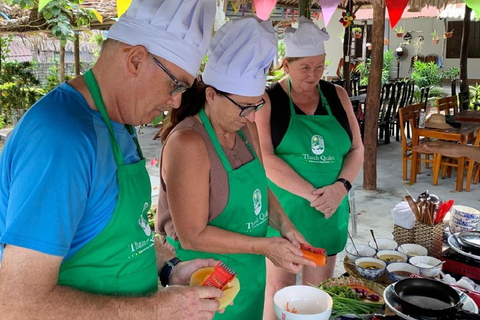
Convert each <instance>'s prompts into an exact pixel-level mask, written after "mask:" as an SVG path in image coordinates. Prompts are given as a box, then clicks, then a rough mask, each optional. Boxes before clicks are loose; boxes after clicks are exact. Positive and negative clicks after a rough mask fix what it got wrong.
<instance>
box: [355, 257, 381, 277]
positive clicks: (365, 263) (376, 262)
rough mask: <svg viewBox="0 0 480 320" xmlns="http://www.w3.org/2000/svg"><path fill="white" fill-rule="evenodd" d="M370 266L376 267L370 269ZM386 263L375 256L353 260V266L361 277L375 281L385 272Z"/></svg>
mask: <svg viewBox="0 0 480 320" xmlns="http://www.w3.org/2000/svg"><path fill="white" fill-rule="evenodd" d="M370 266H375V267H377V268H376V269H370V268H369V267H370ZM386 266H387V264H386V263H385V261H383V260H380V259H377V258H359V259H357V260H355V268H356V269H357V272H358V273H360V275H361V276H362V277H364V278H365V279H368V280H372V281H375V280H377V279H378V278H380V276H381V275H382V274H383V273H384V272H385V268H386Z"/></svg>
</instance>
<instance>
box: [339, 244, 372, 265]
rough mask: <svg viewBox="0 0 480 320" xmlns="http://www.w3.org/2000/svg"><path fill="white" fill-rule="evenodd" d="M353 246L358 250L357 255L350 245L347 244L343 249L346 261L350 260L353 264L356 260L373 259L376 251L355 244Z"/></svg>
mask: <svg viewBox="0 0 480 320" xmlns="http://www.w3.org/2000/svg"><path fill="white" fill-rule="evenodd" d="M355 246H356V248H357V250H358V254H357V251H355V248H354V247H353V245H352V244H349V245H347V246H346V247H345V251H346V252H347V257H348V260H350V261H351V262H355V260H357V259H358V258H367V257H370V258H373V257H374V256H375V253H376V250H375V249H373V248H372V247H370V246H367V245H364V244H356V245H355Z"/></svg>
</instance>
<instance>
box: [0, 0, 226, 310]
mask: <svg viewBox="0 0 480 320" xmlns="http://www.w3.org/2000/svg"><path fill="white" fill-rule="evenodd" d="M214 15H215V0H179V1H167V0H133V2H132V4H131V6H130V8H129V9H128V11H127V12H126V13H125V14H124V15H123V16H122V17H121V18H120V19H119V20H118V22H117V23H116V24H115V25H114V26H112V28H111V29H110V31H109V35H108V39H107V40H106V41H105V43H104V45H103V47H102V52H101V54H100V57H99V59H98V61H97V63H96V64H95V66H94V67H93V69H92V70H89V71H87V72H86V73H85V74H84V75H83V76H80V77H77V78H75V79H73V80H71V81H69V82H68V83H63V84H61V85H60V86H59V87H57V88H56V89H54V90H53V91H52V92H50V93H49V94H47V95H46V96H45V97H44V98H42V99H41V100H40V101H39V102H38V103H36V104H35V105H34V106H33V107H32V108H31V109H30V110H29V111H28V112H27V113H26V114H25V116H24V117H23V118H22V120H21V121H20V122H19V123H18V124H17V126H16V127H15V129H14V131H13V132H12V134H11V135H10V137H9V139H8V140H7V143H6V145H5V147H4V149H3V151H2V153H1V155H0V177H1V179H0V248H1V249H0V250H1V252H0V254H1V257H0V259H1V263H2V267H1V268H0V283H1V285H0V314H1V317H2V319H10V318H11V319H37V318H38V319H71V318H76V317H78V318H79V319H137V318H138V319H211V318H212V317H213V316H214V314H215V310H216V309H217V308H218V305H219V303H218V301H216V300H215V299H214V298H218V297H220V296H221V295H222V293H221V291H220V290H218V289H214V288H208V287H188V286H171V287H168V288H167V289H165V290H162V291H157V289H158V275H161V280H162V282H163V284H168V283H169V282H170V284H187V285H188V280H189V278H190V276H191V274H192V273H193V272H194V271H196V270H197V269H198V268H201V267H206V266H213V265H214V264H215V261H213V260H196V261H194V262H180V263H179V261H178V260H175V258H173V255H172V254H171V253H170V252H168V251H166V250H165V249H164V247H163V246H162V245H160V244H156V243H155V239H154V236H153V233H152V231H151V230H150V228H149V227H148V223H147V219H148V218H147V211H148V209H149V208H150V201H151V195H150V192H151V187H150V184H149V179H148V174H147V173H146V169H145V159H143V155H142V153H141V149H140V147H139V145H138V141H137V139H136V132H135V130H134V128H133V126H136V125H140V124H143V123H149V122H151V121H152V120H153V119H154V118H155V117H156V116H159V115H160V114H162V113H163V112H164V111H165V110H167V109H168V108H170V107H173V108H178V107H179V105H180V102H181V96H182V93H183V92H184V91H185V90H186V88H188V87H190V86H191V85H192V83H193V80H194V77H195V75H196V73H197V72H198V69H199V66H200V63H201V61H202V59H203V56H204V55H205V52H206V49H207V46H208V42H209V40H210V35H211V30H212V26H213V20H214ZM165 261H168V263H166V264H164V263H165ZM177 264H178V266H175V265H177ZM172 268H173V271H172ZM162 277H163V278H162ZM128 296H130V297H128ZM131 296H136V297H135V298H132V297H131ZM212 298H213V299H212Z"/></svg>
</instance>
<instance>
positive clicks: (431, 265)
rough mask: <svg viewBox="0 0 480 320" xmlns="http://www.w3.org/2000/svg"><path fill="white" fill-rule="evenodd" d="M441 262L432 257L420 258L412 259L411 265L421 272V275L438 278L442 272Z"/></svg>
mask: <svg viewBox="0 0 480 320" xmlns="http://www.w3.org/2000/svg"><path fill="white" fill-rule="evenodd" d="M440 262H442V261H441V260H439V259H437V258H434V257H430V256H418V257H412V258H410V264H412V265H414V266H415V267H417V268H418V269H419V270H420V274H421V275H422V276H425V277H436V276H437V275H438V274H439V273H440V271H442V265H438V264H439V263H440Z"/></svg>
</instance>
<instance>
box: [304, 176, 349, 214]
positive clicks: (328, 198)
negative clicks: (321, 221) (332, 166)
mask: <svg viewBox="0 0 480 320" xmlns="http://www.w3.org/2000/svg"><path fill="white" fill-rule="evenodd" d="M313 194H315V195H318V197H317V199H316V200H314V201H312V202H311V203H310V207H314V208H315V209H317V210H318V211H320V212H322V213H323V214H324V215H325V218H326V219H328V218H330V217H331V216H332V215H333V214H334V213H335V211H337V209H338V206H339V205H340V203H341V202H342V200H343V198H345V196H346V195H347V190H346V189H345V186H344V185H343V183H341V182H335V183H334V184H331V185H328V186H325V187H322V188H319V189H317V190H315V191H313Z"/></svg>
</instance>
